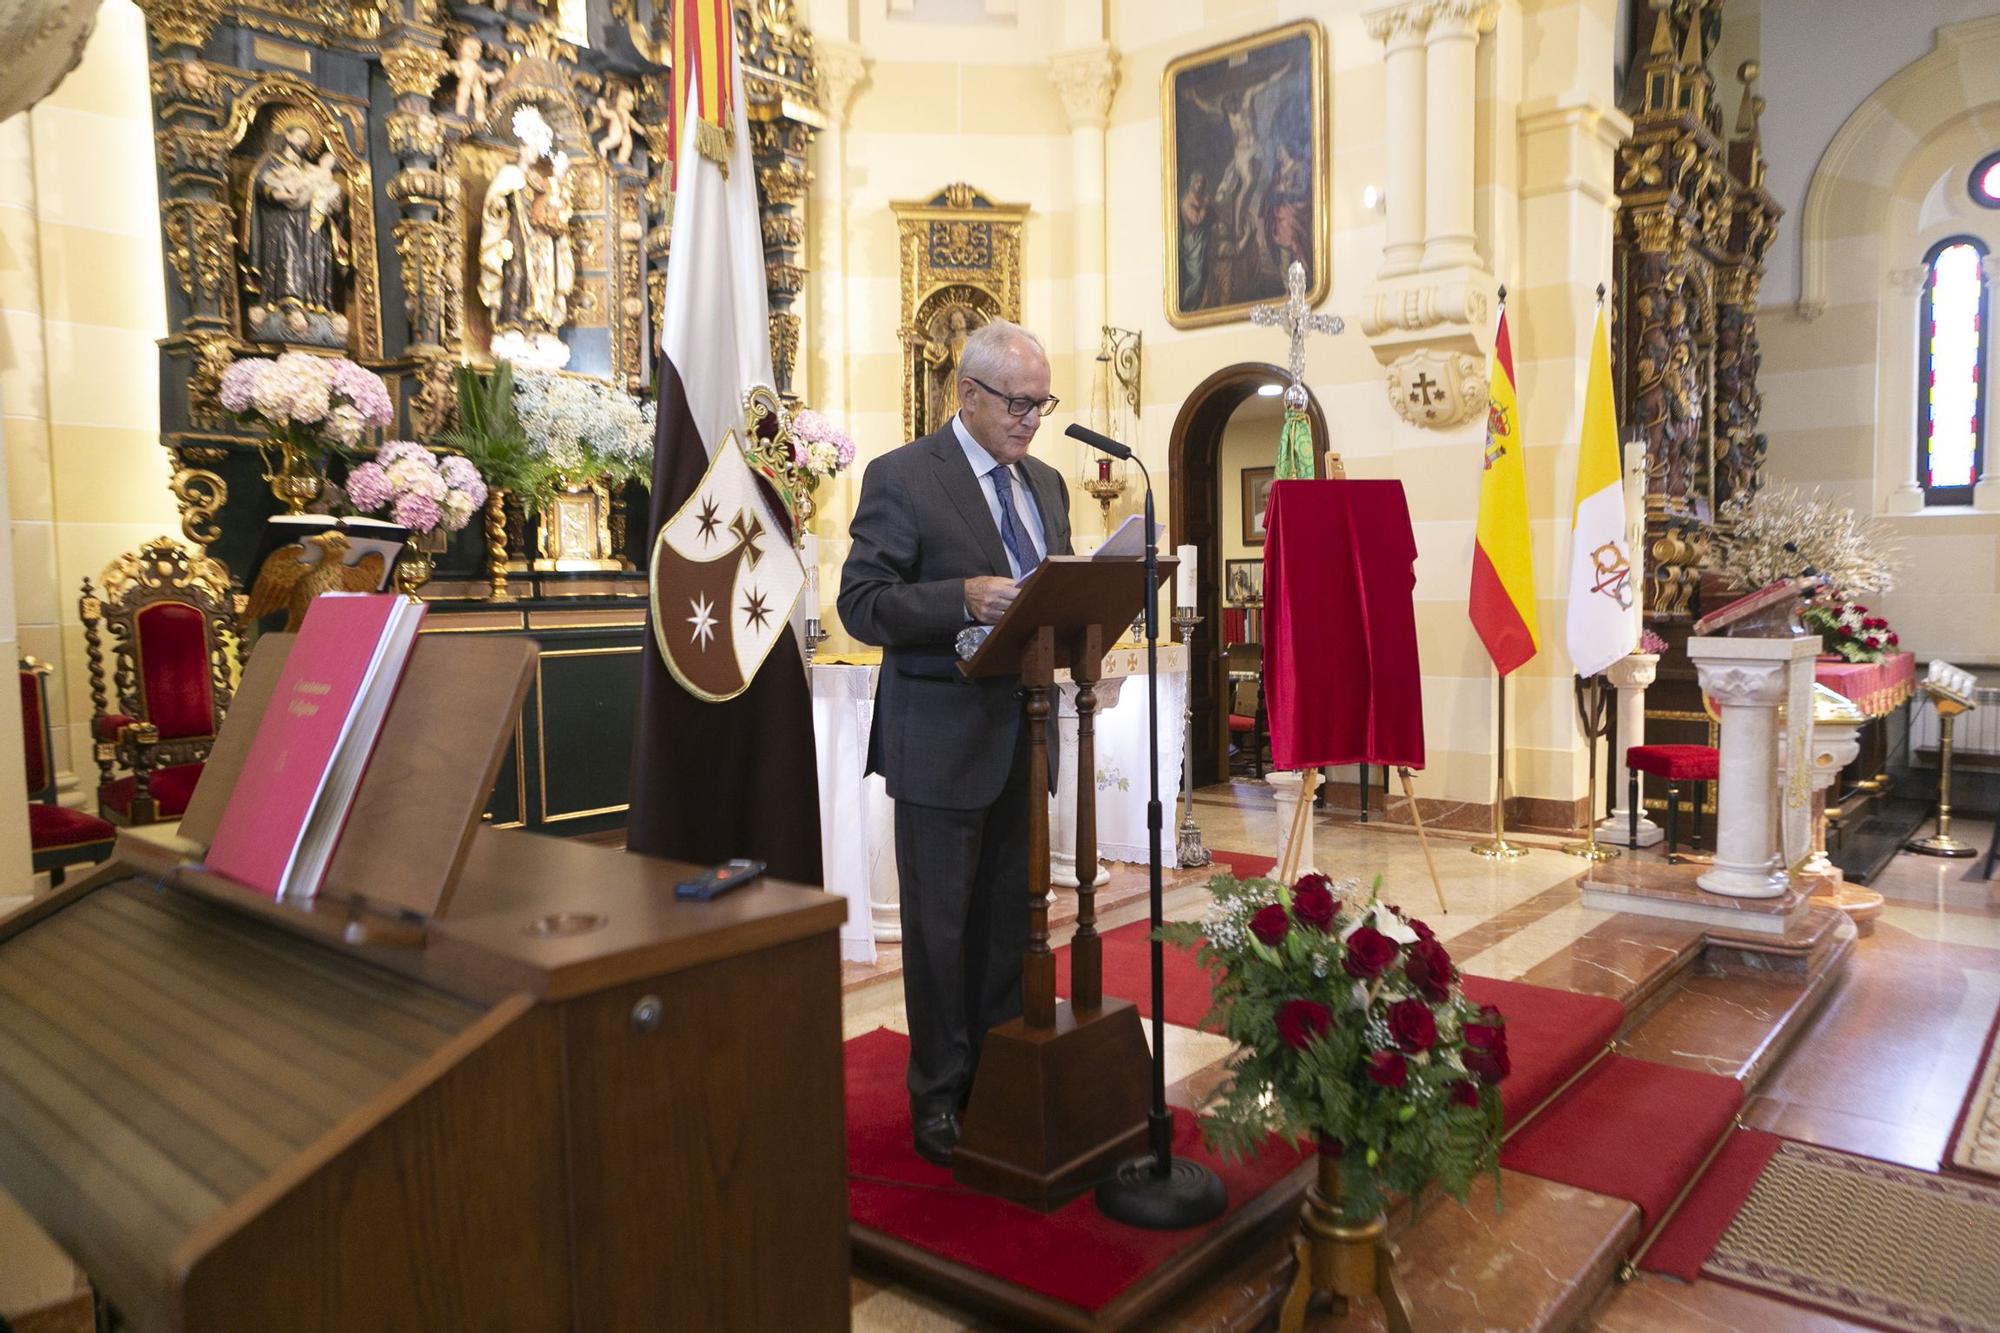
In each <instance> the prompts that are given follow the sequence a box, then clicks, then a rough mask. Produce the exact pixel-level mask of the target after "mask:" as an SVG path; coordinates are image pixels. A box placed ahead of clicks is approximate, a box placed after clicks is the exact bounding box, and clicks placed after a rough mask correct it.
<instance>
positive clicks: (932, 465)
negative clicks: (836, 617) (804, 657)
mask: <svg viewBox="0 0 2000 1333" xmlns="http://www.w3.org/2000/svg"><path fill="white" fill-rule="evenodd" d="M1020 466H1021V468H1022V470H1023V471H1025V472H1026V473H1027V476H1028V486H1029V489H1030V490H1031V491H1032V492H1033V495H1034V502H1035V506H1036V508H1037V509H1039V510H1040V511H1041V517H1042V531H1043V533H1044V534H1045V535H1046V537H1047V539H1048V552H1047V553H1048V554H1050V555H1069V554H1070V553H1071V552H1070V540H1069V488H1068V487H1067V486H1066V485H1064V483H1063V478H1062V474H1061V473H1060V472H1058V471H1056V470H1055V469H1054V468H1052V467H1050V466H1049V465H1048V464H1047V463H1044V462H1042V461H1041V460H1040V459H1037V458H1034V457H1032V456H1030V457H1028V458H1025V459H1023V460H1022V462H1021V465H1020ZM849 536H850V537H851V538H852V539H853V543H854V544H853V546H852V547H851V548H850V549H849V551H848V553H847V563H846V564H845V565H844V566H842V568H841V571H840V599H839V602H838V606H839V608H840V620H841V623H842V624H843V625H845V626H846V627H847V632H848V633H850V634H852V635H853V636H854V637H855V638H857V639H859V640H861V641H862V642H863V643H870V644H875V645H877V646H879V647H880V648H881V649H882V650H883V652H882V674H881V677H880V679H879V681H878V682H877V684H876V687H875V723H874V726H873V728H872V729H871V730H870V732H869V736H868V771H869V772H870V773H880V774H881V775H882V776H883V778H884V779H885V780H886V781H887V784H888V788H889V795H890V797H891V798H893V799H895V800H898V801H911V802H915V803H916V804H919V805H931V806H938V807H941V808H943V809H947V810H978V809H983V808H984V807H986V806H989V805H991V804H992V803H993V802H994V800H995V799H997V798H998V797H999V795H1000V789H1001V787H1003V786H1004V785H1005V784H1006V781H1007V771H1008V768H1009V767H1010V765H1011V764H1012V763H1013V758H1014V748H1015V745H1016V743H1017V742H1018V740H1019V737H1020V728H1021V725H1022V722H1021V704H1020V700H1019V699H1018V698H1017V697H1016V691H1017V689H1018V688H1019V684H1020V682H1019V680H1018V678H1015V677H1006V678H993V679H986V680H977V681H971V680H967V679H965V678H964V676H963V675H961V674H960V672H959V670H958V653H957V651H956V649H955V646H954V644H955V640H956V639H957V637H958V632H959V631H960V630H962V629H964V628H965V626H966V625H967V623H968V621H967V620H966V613H965V580H967V579H969V578H976V577H978V576H980V575H986V574H994V575H999V576H1001V577H1003V578H1004V577H1006V575H1007V573H1008V568H1007V548H1006V547H1004V546H1002V545H1001V544H1000V530H999V528H998V527H997V526H995V524H994V522H993V515H992V513H991V512H990V511H989V510H988V509H987V507H986V495H985V491H984V488H983V487H982V485H981V484H980V481H979V479H978V478H977V477H976V476H974V475H973V471H972V465H971V464H970V463H968V462H966V460H965V451H964V450H963V449H962V448H960V447H959V443H958V438H957V436H956V435H955V434H954V433H953V431H952V429H951V427H950V425H948V424H947V425H946V427H945V428H944V429H943V430H941V431H938V432H937V433H935V434H933V435H927V436H925V437H924V438H923V439H921V440H916V441H913V442H911V443H909V444H906V445H904V446H903V447H902V448H900V449H896V450H893V451H892V452H890V453H887V454H884V455H883V456H882V457H880V458H878V459H876V460H875V461H874V462H872V463H870V464H869V465H868V470H867V472H866V473H865V474H863V476H862V479H861V503H860V504H859V505H858V506H857V507H856V508H855V511H854V519H853V521H852V523H851V524H850V525H849Z"/></svg>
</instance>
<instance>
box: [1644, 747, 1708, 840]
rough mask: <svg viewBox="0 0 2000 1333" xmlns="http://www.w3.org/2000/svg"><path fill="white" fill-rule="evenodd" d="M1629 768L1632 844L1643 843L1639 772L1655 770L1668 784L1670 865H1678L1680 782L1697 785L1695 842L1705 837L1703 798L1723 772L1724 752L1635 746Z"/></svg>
mask: <svg viewBox="0 0 2000 1333" xmlns="http://www.w3.org/2000/svg"><path fill="white" fill-rule="evenodd" d="M1625 767H1626V768H1627V769H1628V770H1630V772H1631V775H1632V776H1631V779H1630V782H1631V788H1630V791H1629V792H1628V793H1627V800H1628V803H1629V804H1628V806H1627V808H1628V809H1630V810H1631V812H1632V846H1634V847H1637V846H1638V845H1639V775H1640V774H1641V773H1651V774H1652V775H1653V776H1654V777H1656V778H1659V779H1660V780H1662V781H1663V782H1665V783H1666V784H1667V864H1668V865H1674V864H1677V863H1678V862H1679V861H1680V857H1679V856H1678V855H1676V854H1675V851H1674V834H1675V833H1676V832H1677V831H1678V828H1679V825H1680V819H1681V809H1680V797H1681V788H1680V784H1681V783H1683V782H1692V783H1695V784H1696V787H1695V796H1694V832H1695V836H1694V837H1693V838H1690V839H1688V841H1689V842H1690V843H1692V842H1694V841H1696V840H1697V839H1699V838H1700V836H1701V802H1702V797H1703V796H1704V795H1705V794H1706V793H1705V790H1704V789H1705V788H1706V786H1707V784H1708V783H1711V782H1714V781H1715V780H1716V776H1717V774H1718V773H1719V772H1720V771H1721V767H1722V760H1721V752H1720V751H1718V750H1717V749H1716V748H1715V747H1714V746H1713V745H1635V746H1633V747H1632V748H1631V749H1629V750H1627V751H1625Z"/></svg>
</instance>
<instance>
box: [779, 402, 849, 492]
mask: <svg viewBox="0 0 2000 1333" xmlns="http://www.w3.org/2000/svg"><path fill="white" fill-rule="evenodd" d="M853 461H854V441H853V439H851V438H850V437H849V436H848V435H847V433H846V432H845V431H843V430H841V429H840V427H838V426H836V425H834V424H833V422H832V421H830V420H829V419H827V417H825V416H824V415H822V414H821V413H818V412H815V411H813V410H812V409H811V408H806V409H805V410H804V411H800V412H794V413H793V414H792V465H793V467H795V468H797V469H798V470H799V471H800V472H802V473H805V474H807V475H809V476H810V477H811V478H812V485H814V486H817V485H818V484H819V483H820V482H822V481H825V480H826V479H827V478H829V477H831V476H833V475H834V474H835V473H837V472H839V471H840V470H841V469H842V468H844V467H846V466H847V465H848V464H850V463H852V462H853Z"/></svg>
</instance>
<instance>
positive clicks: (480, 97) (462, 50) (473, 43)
mask: <svg viewBox="0 0 2000 1333" xmlns="http://www.w3.org/2000/svg"><path fill="white" fill-rule="evenodd" d="M483 50H484V48H483V47H481V45H480V43H479V39H478V38H477V37H472V36H466V37H461V38H460V39H459V42H458V59H456V60H454V61H452V62H451V72H452V73H453V74H455V75H457V76H458V96H457V98H456V99H455V100H454V101H453V103H452V110H454V111H456V112H457V113H458V114H459V115H460V116H461V117H464V118H467V119H470V120H471V121H472V123H473V124H475V125H477V124H480V123H482V122H483V121H485V119H486V90H487V89H488V88H490V87H492V86H493V85H494V84H496V83H498V82H500V80H501V79H503V78H505V77H506V75H505V73H504V72H503V71H501V70H497V69H488V68H486V66H485V65H483V64H481V63H480V61H479V57H480V55H481V53H482V51H483Z"/></svg>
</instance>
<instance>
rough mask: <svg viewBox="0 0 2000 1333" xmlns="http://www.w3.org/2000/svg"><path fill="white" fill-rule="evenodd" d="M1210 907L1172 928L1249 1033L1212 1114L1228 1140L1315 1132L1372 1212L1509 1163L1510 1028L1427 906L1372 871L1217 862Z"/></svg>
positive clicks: (1232, 1034) (1233, 1145) (1208, 1119)
mask: <svg viewBox="0 0 2000 1333" xmlns="http://www.w3.org/2000/svg"><path fill="white" fill-rule="evenodd" d="M1210 888H1211V891H1212V892H1213V893H1214V894H1215V903H1214V905H1213V906H1212V907H1211V908H1210V910H1209V913H1208V915H1207V917H1206V918H1205V919H1204V920H1202V921H1199V922H1176V923H1173V924H1170V925H1168V926H1165V927H1164V928H1163V929H1162V932H1161V933H1162V936H1163V937H1164V938H1165V939H1166V940H1167V941H1169V942H1170V943H1175V944H1179V945H1182V946H1183V947H1189V946H1195V945H1199V953H1198V957H1199V958H1200V960H1201V963H1202V965H1203V966H1204V967H1206V968H1208V969H1209V971H1210V972H1211V973H1213V974H1214V979H1213V990H1214V996H1215V1008H1214V1011H1213V1012H1212V1013H1211V1014H1210V1015H1209V1021H1210V1022H1211V1023H1215V1024H1217V1025H1219V1027H1220V1030H1221V1031H1222V1032H1223V1033H1224V1035H1226V1036H1228V1037H1229V1038H1230V1039H1231V1040H1232V1041H1234V1042H1235V1043H1236V1044H1237V1047H1238V1050H1237V1052H1236V1054H1235V1055H1234V1056H1233V1057H1231V1062H1230V1069H1231V1073H1232V1075H1233V1077H1232V1078H1231V1079H1230V1080H1229V1081H1228V1082H1226V1083H1225V1084H1223V1085H1222V1086H1221V1087H1219V1088H1218V1089H1217V1090H1216V1091H1215V1092H1214V1093H1213V1094H1211V1096H1210V1099H1209V1102H1208V1104H1207V1105H1206V1106H1205V1107H1204V1108H1203V1110H1204V1111H1205V1112H1206V1115H1205V1117H1204V1119H1203V1122H1202V1124H1203V1128H1204V1131H1205V1132H1206V1133H1207V1135H1208V1138H1209V1141H1210V1142H1211V1143H1212V1144H1214V1145H1215V1146H1216V1147H1217V1148H1218V1149H1219V1150H1220V1151H1221V1152H1222V1153H1223V1154H1224V1155H1225V1156H1227V1157H1231V1158H1237V1157H1242V1156H1244V1155H1247V1154H1248V1153H1251V1152H1254V1151H1256V1150H1257V1148H1258V1147H1260V1146H1261V1145H1262V1144H1263V1143H1264V1141H1265V1140H1266V1138H1267V1137H1268V1136H1269V1135H1271V1134H1273V1133H1276V1134H1280V1135H1283V1136H1285V1137H1287V1138H1303V1137H1305V1136H1307V1135H1311V1136H1312V1137H1313V1139H1314V1141H1315V1142H1316V1144H1317V1146H1318V1148H1319V1150H1320V1152H1321V1153H1323V1154H1326V1155H1329V1156H1336V1157H1338V1158H1339V1159H1340V1171H1341V1179H1342V1186H1343V1190H1342V1195H1343V1198H1342V1206H1343V1208H1344V1210H1345V1211H1346V1213H1347V1215H1348V1216H1349V1217H1350V1218H1352V1219H1365V1218H1369V1217H1373V1216H1374V1215H1375V1214H1376V1213H1379V1212H1380V1211H1382V1209H1383V1208H1384V1206H1385V1205H1386V1202H1387V1199H1388V1196H1389V1195H1391V1194H1395V1195H1403V1196H1411V1197H1414V1196H1415V1195H1416V1194H1417V1193H1418V1192H1419V1191H1421V1190H1422V1189H1423V1188H1424V1187H1425V1186H1426V1185H1431V1184H1436V1185H1438V1186H1440V1187H1441V1188H1442V1189H1444V1190H1445V1191H1446V1192H1447V1193H1449V1194H1451V1195H1452V1196H1453V1197H1454V1198H1456V1199H1458V1200H1459V1201H1460V1202H1461V1203H1462V1202H1464V1200H1465V1197H1466V1191H1467V1190H1468V1189H1469V1188H1470V1187H1471V1184H1472V1180H1473V1178H1474V1177H1475V1176H1477V1175H1479V1174H1480V1173H1481V1172H1483V1171H1494V1172H1497V1171H1498V1170H1499V1143H1500V1093H1499V1088H1498V1086H1497V1085H1498V1084H1499V1082H1500V1080H1501V1079H1502V1078H1504V1077H1506V1074H1507V1068H1508V1064H1507V1030H1506V1028H1505V1027H1504V1026H1503V1025H1502V1021H1501V1018H1500V1015H1499V1013H1498V1012H1497V1011H1495V1010H1492V1009H1482V1008H1481V1007H1480V1006H1478V1005H1475V1004H1473V1003H1472V1002H1471V1001H1469V1000H1467V999H1466V998H1465V995H1464V993H1463V992H1462V991H1461V990H1460V989H1459V984H1458V969H1457V968H1455V967H1454V966H1453V965H1452V961H1451V955H1450V954H1449V953H1448V952H1447V951H1446V950H1445V947H1444V946H1443V945H1442V944H1440V943H1438V941H1437V939H1436V938H1435V937H1434V936H1433V935H1432V933H1431V930H1430V927H1428V926H1426V925H1425V924H1424V923H1423V922H1421V921H1417V920H1413V919H1410V918H1406V917H1405V916H1404V915H1403V914H1402V912H1401V911H1400V910H1399V909H1397V908H1395V907H1392V906H1389V905H1388V904H1386V903H1383V902H1381V901H1380V900H1379V899H1378V898H1377V896H1376V894H1375V893H1374V892H1372V891H1371V892H1365V893H1364V892H1363V891H1362V890H1361V888H1360V886H1359V884H1358V883H1355V882H1353V881H1349V882H1347V883H1344V884H1338V885H1337V884H1334V883H1332V882H1330V881H1329V880H1328V879H1327V878H1326V876H1324V875H1307V876H1305V877H1304V878H1302V879H1300V880H1299V881H1298V883H1296V884H1294V885H1292V886H1291V887H1290V888H1286V887H1285V886H1284V885H1282V884H1279V883H1277V882H1276V881H1273V880H1268V879H1252V880H1235V879H1231V878H1229V877H1228V876H1217V877H1216V879H1215V880H1213V881H1212V882H1211V884H1210Z"/></svg>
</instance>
